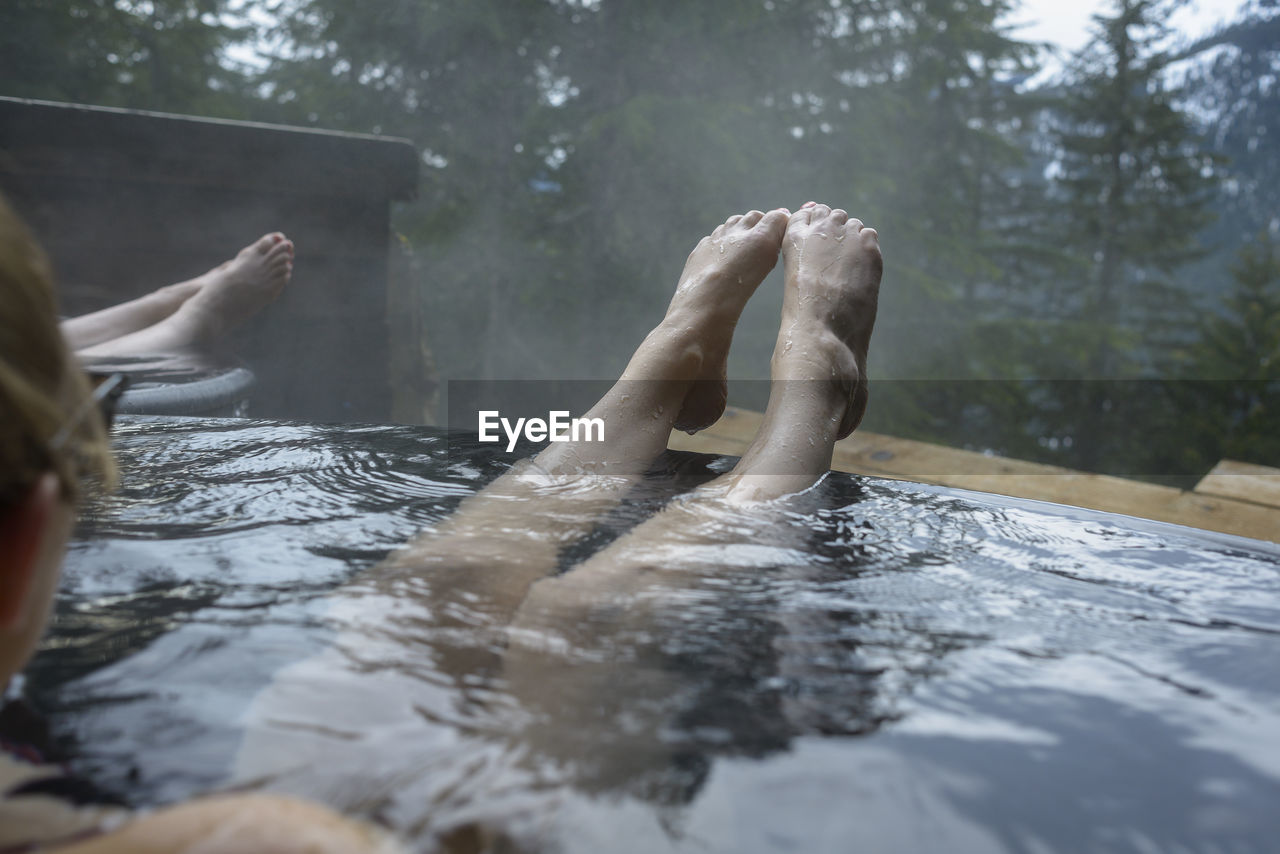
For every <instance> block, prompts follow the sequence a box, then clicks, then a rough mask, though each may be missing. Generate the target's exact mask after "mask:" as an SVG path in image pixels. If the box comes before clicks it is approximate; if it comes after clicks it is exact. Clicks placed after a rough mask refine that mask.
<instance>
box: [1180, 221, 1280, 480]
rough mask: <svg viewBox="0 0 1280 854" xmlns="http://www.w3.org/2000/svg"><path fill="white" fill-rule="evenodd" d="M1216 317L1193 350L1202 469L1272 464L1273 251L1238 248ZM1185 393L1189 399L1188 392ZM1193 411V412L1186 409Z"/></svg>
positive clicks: (1275, 447)
mask: <svg viewBox="0 0 1280 854" xmlns="http://www.w3.org/2000/svg"><path fill="white" fill-rule="evenodd" d="M1231 275H1232V285H1233V287H1232V289H1231V291H1230V292H1229V293H1228V295H1227V297H1226V299H1225V300H1224V303H1225V309H1224V312H1223V313H1222V314H1216V315H1210V316H1209V317H1207V318H1206V319H1205V321H1204V323H1203V330H1204V333H1203V335H1202V336H1201V338H1200V339H1199V341H1197V343H1196V345H1195V347H1194V348H1193V354H1194V364H1195V366H1196V380H1198V382H1194V383H1191V384H1189V385H1190V388H1191V389H1192V390H1193V391H1194V393H1195V397H1194V399H1191V400H1186V401H1184V402H1185V403H1186V405H1187V407H1188V411H1191V412H1194V413H1195V414H1196V416H1197V418H1196V422H1195V426H1196V428H1197V432H1196V440H1197V441H1196V444H1197V446H1198V447H1199V448H1200V449H1202V456H1203V457H1204V459H1205V461H1206V462H1207V464H1208V465H1212V464H1213V463H1214V462H1216V461H1217V460H1218V459H1220V458H1222V457H1228V458H1230V459H1236V460H1242V461H1245V462H1256V463H1261V464H1263V465H1276V462H1277V460H1280V248H1278V247H1277V246H1276V244H1275V242H1274V241H1272V240H1271V239H1269V238H1267V237H1266V236H1262V237H1259V238H1257V239H1256V240H1255V241H1254V242H1253V243H1246V244H1245V245H1244V246H1242V247H1241V249H1240V252H1239V255H1238V259H1237V261H1236V263H1235V264H1234V265H1233V266H1232V268H1231ZM1188 394H1190V392H1188ZM1192 407H1194V408H1192Z"/></svg>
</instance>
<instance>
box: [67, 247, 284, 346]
mask: <svg viewBox="0 0 1280 854" xmlns="http://www.w3.org/2000/svg"><path fill="white" fill-rule="evenodd" d="M293 255H294V247H293V242H292V241H290V240H289V239H288V238H286V237H285V236H284V235H283V234H281V233H280V232H273V233H271V234H264V235H263V236H262V237H260V238H258V239H257V240H255V241H254V242H253V243H250V244H249V245H248V246H246V247H244V248H243V249H241V250H240V251H239V252H238V253H237V254H236V255H235V257H233V258H231V259H230V260H228V261H224V262H223V263H222V264H219V265H218V266H217V267H214V268H213V269H212V270H209V271H208V272H207V273H205V274H204V275H202V276H197V277H196V278H194V279H189V280H187V281H185V282H179V283H177V284H174V285H168V286H167V287H163V288H160V289H159V290H157V291H154V292H152V293H150V294H147V295H146V296H144V297H141V298H139V299H136V300H132V301H130V302H127V303H122V304H120V305H116V306H112V307H111V308H107V309H104V310H102V311H99V312H95V313H93V314H90V315H85V316H83V317H77V318H73V319H72V320H69V321H66V322H65V323H64V324H63V332H64V334H65V335H66V337H67V339H68V341H69V343H70V344H71V346H72V348H73V349H74V350H76V351H77V352H78V353H80V354H81V355H82V356H89V357H98V356H115V357H120V356H138V355H144V354H156V353H172V352H177V351H183V350H187V349H190V348H193V347H199V346H205V345H208V344H210V343H212V342H214V341H216V340H217V339H219V338H220V337H222V336H224V335H225V334H226V333H227V332H229V331H230V330H231V329H232V328H234V327H235V326H237V325H238V324H240V323H242V322H244V321H245V320H247V319H248V318H250V317H252V316H253V315H254V314H257V313H258V312H259V311H261V310H262V309H263V308H264V307H265V306H266V305H267V304H268V303H270V302H271V301H272V300H274V299H275V298H276V297H278V296H279V295H280V292H281V291H282V290H284V288H285V286H286V285H287V284H288V283H289V279H290V278H291V277H292V275H293Z"/></svg>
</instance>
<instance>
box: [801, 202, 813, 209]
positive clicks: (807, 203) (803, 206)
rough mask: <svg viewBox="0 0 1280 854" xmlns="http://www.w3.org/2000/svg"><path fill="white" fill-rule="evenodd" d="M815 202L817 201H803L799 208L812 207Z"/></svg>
mask: <svg viewBox="0 0 1280 854" xmlns="http://www.w3.org/2000/svg"><path fill="white" fill-rule="evenodd" d="M816 204H817V202H805V203H804V204H803V205H801V206H800V207H801V208H811V207H813V206H814V205H816Z"/></svg>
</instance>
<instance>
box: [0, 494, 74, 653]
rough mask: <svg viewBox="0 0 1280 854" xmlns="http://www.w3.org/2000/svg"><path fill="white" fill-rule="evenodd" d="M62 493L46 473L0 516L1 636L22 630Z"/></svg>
mask: <svg viewBox="0 0 1280 854" xmlns="http://www.w3.org/2000/svg"><path fill="white" fill-rule="evenodd" d="M60 489H61V487H60V486H59V485H58V478H57V476H56V475H55V474H54V473H53V472H46V473H45V474H43V475H41V476H40V479H39V480H37V481H36V482H35V483H34V484H32V486H31V488H30V489H28V490H27V492H26V494H25V495H23V496H22V497H21V498H19V499H18V500H17V502H16V503H14V504H13V505H11V506H10V507H9V508H7V509H6V510H4V511H3V515H0V632H3V631H16V630H17V629H18V628H20V627H21V626H22V623H23V618H24V616H25V614H26V611H27V609H28V605H29V603H28V602H27V598H28V596H29V595H30V593H31V588H32V585H33V584H34V582H35V580H36V575H37V573H38V572H39V569H40V556H41V554H42V553H43V552H44V548H43V545H44V541H45V539H46V537H47V536H48V534H49V524H50V521H51V520H52V519H53V518H54V513H53V510H54V507H55V506H56V505H57V503H58V496H59V493H60Z"/></svg>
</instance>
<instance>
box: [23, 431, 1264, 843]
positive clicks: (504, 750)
mask: <svg viewBox="0 0 1280 854" xmlns="http://www.w3.org/2000/svg"><path fill="white" fill-rule="evenodd" d="M117 444H118V449H119V454H120V457H121V462H122V469H123V471H124V472H125V484H124V488H123V489H122V490H121V491H120V493H119V494H118V495H116V496H114V497H112V498H110V499H107V500H104V501H101V502H100V503H98V504H96V505H95V506H94V507H92V508H91V509H90V510H89V512H88V513H87V514H86V516H85V519H84V522H83V525H82V528H81V532H80V538H79V539H78V541H77V542H76V543H75V544H73V546H72V548H71V553H70V556H69V558H68V561H67V570H66V578H65V583H64V585H63V593H62V595H61V598H60V600H59V603H58V611H57V618H56V624H55V627H54V632H53V635H52V637H51V638H50V640H49V642H48V643H47V644H46V648H45V650H44V651H43V652H42V653H41V655H40V656H39V658H38V659H37V661H36V663H35V665H34V667H33V670H32V671H31V673H32V676H31V682H32V685H33V689H34V691H35V693H36V697H37V700H38V701H39V702H40V703H41V704H42V705H43V706H44V707H46V708H48V709H50V710H51V711H52V713H53V714H54V715H55V719H56V721H57V727H58V729H59V731H60V732H61V733H62V734H63V736H64V738H65V739H66V740H68V741H70V742H73V743H74V744H75V745H76V752H77V754H78V756H79V759H78V760H77V762H78V768H79V770H82V771H84V772H85V773H88V774H91V775H93V776H95V777H96V778H97V779H100V780H102V781H103V782H105V783H107V784H108V785H110V786H112V787H114V788H116V789H117V790H120V791H122V792H124V793H125V794H126V795H128V796H129V797H131V798H132V799H133V800H134V801H135V802H138V803H155V802H161V801H167V800H171V799H176V798H182V797H186V796H189V795H190V794H192V793H195V792H198V791H201V790H204V789H208V788H211V787H216V786H222V785H228V784H240V783H245V782H250V783H251V784H253V785H261V786H266V787H269V788H273V789H278V790H284V791H291V792H297V793H303V794H307V795H312V796H315V797H318V798H321V799H323V800H325V801H327V802H329V803H332V804H334V805H336V806H338V807H340V808H344V809H349V810H353V811H357V812H361V813H364V814H366V815H373V816H376V817H377V818H379V819H380V820H383V821H386V822H388V823H390V824H391V825H393V826H394V827H396V828H397V829H398V830H399V831H401V832H402V833H403V834H405V835H406V836H407V837H409V838H410V839H412V840H414V841H415V842H417V843H419V844H420V845H421V846H422V847H424V848H429V847H431V846H432V845H437V844H440V843H444V844H447V845H448V846H450V847H452V848H453V849H455V850H476V848H477V847H480V848H482V847H483V846H484V845H486V844H488V845H490V847H495V848H498V849H500V850H508V849H505V848H502V847H501V846H502V845H504V844H507V843H511V844H513V845H514V847H516V848H517V849H524V850H564V851H602V850H608V851H638V852H649V851H662V850H682V851H683V850H696V851H725V852H739V851H806V852H809V851H814V852H821V851H832V852H837V851H838V852H845V851H855V850H866V851H890V850H900V851H944V850H945V851H1062V852H1076V851H1090V850H1105V851H1146V850H1161V851H1163V850H1174V849H1176V848H1178V846H1182V849H1181V850H1233V851H1263V850H1269V848H1270V846H1271V845H1272V840H1273V839H1274V838H1275V836H1276V833H1277V831H1280V819H1278V818H1276V814H1275V811H1274V809H1273V806H1274V804H1275V803H1276V802H1280V668H1278V667H1276V665H1275V662H1276V661H1277V660H1280V595H1278V594H1280V556H1278V555H1277V552H1276V551H1275V550H1274V549H1272V548H1270V547H1268V546H1265V545H1263V544H1260V543H1258V544H1254V543H1251V542H1249V541H1244V540H1236V539H1231V538H1224V537H1216V536H1215V537H1213V538H1209V537H1207V536H1203V537H1202V536H1200V535H1198V534H1196V533H1195V532H1191V531H1187V530H1184V529H1178V528H1173V527H1169V526H1157V525H1145V524H1142V523H1137V522H1132V523H1131V522H1130V520H1125V519H1122V518H1120V517H1105V516H1101V515H1095V514H1088V513H1083V512H1081V513H1078V514H1074V515H1073V516H1067V515H1061V514H1051V513H1047V512H1041V511H1040V510H1037V509H1026V508H1023V507H1020V506H1010V505H1009V503H1007V502H1006V503H987V502H985V501H983V500H982V499H981V498H980V497H977V496H972V495H968V494H965V495H958V494H956V493H947V492H943V491H937V490H924V489H920V488H914V487H908V486H905V485H898V484H894V483H890V482H885V481H876V480H870V479H863V478H854V477H845V476H831V477H829V478H828V479H826V480H825V481H823V482H822V483H821V484H820V485H819V486H818V487H817V488H816V489H815V490H813V491H812V492H811V493H809V494H807V495H805V496H802V497H800V498H798V499H796V500H794V501H792V502H790V503H787V504H782V505H778V506H772V507H768V508H759V509H757V510H755V511H752V512H750V513H745V512H742V511H740V510H739V511H732V510H729V509H727V508H724V507H721V506H718V505H714V504H704V503H699V502H693V501H690V500H688V498H687V490H688V489H690V488H691V487H692V486H693V485H694V484H696V483H697V482H699V481H700V480H704V479H706V478H708V477H710V476H712V475H713V474H715V473H716V471H718V470H723V469H724V468H725V463H724V461H723V460H715V459H711V458H705V457H696V456H694V455H678V456H675V457H673V458H672V460H669V461H667V462H669V463H670V465H669V466H668V467H667V468H666V469H664V470H663V471H662V472H661V473H660V474H659V475H658V476H656V477H655V478H653V479H652V480H651V481H649V482H648V483H646V485H645V486H644V488H642V489H638V490H637V491H636V492H635V493H634V494H633V496H631V497H630V498H629V499H628V500H627V501H625V502H624V503H623V505H622V506H621V507H619V508H618V509H617V510H615V511H613V512H611V513H609V514H608V515H607V516H606V517H605V518H604V519H603V520H602V521H601V523H600V524H599V526H598V527H597V528H596V529H595V530H594V531H593V532H592V533H591V534H590V535H589V536H588V537H587V538H586V539H585V540H584V541H583V542H581V543H578V544H576V545H573V546H571V547H570V548H568V549H567V550H566V551H565V552H564V553H563V554H562V555H561V559H560V561H559V563H560V572H561V574H560V575H559V576H558V577H556V578H555V579H553V580H550V581H547V582H539V583H538V584H537V585H535V586H534V588H533V591H532V592H531V593H530V595H529V596H528V597H527V598H526V599H525V600H524V601H523V603H522V604H521V605H520V606H519V608H517V609H516V610H515V611H514V612H512V613H509V614H507V615H505V616H504V617H502V618H501V619H499V618H498V617H496V616H495V615H494V614H493V613H492V612H490V611H488V610H486V609H485V608H483V607H480V606H479V605H478V604H477V602H478V600H477V599H476V597H475V595H474V594H472V593H470V592H469V590H468V588H467V585H466V584H459V583H458V581H457V579H456V578H453V579H451V580H450V581H448V582H447V583H446V582H444V581H442V580H441V579H442V578H444V577H445V574H442V573H439V572H434V571H433V572H412V571H405V570H403V569H400V570H396V571H391V570H389V569H387V568H386V567H379V566H378V563H379V561H380V560H381V559H382V558H383V557H384V556H385V555H386V554H387V553H388V552H389V551H390V550H392V549H394V548H395V547H396V546H398V545H399V544H401V543H403V542H404V541H405V540H407V539H408V538H410V537H411V536H412V535H413V534H414V533H416V532H417V531H419V530H420V529H423V528H431V527H433V526H437V525H438V524H439V523H440V522H441V521H442V520H444V519H445V518H446V517H448V515H449V514H450V513H451V512H452V511H453V510H454V509H455V508H456V507H457V506H458V505H459V503H460V502H461V501H462V500H463V499H464V498H465V497H466V496H469V495H471V494H473V493H474V492H476V491H477V490H478V489H479V488H480V487H481V486H482V485H483V484H484V483H486V482H488V481H490V480H492V479H493V478H494V477H496V476H497V475H498V474H499V473H501V472H502V471H504V470H505V469H506V465H505V463H503V462H502V459H501V455H499V454H495V453H494V452H493V451H492V448H493V446H484V450H481V449H480V448H478V447H477V448H476V449H475V450H474V451H472V452H470V453H462V452H460V451H459V450H458V447H457V445H456V443H455V444H454V445H453V447H450V445H449V443H447V442H445V440H444V439H443V438H442V437H440V436H439V435H438V434H434V433H431V432H427V431H423V430H418V429H410V428H391V427H369V428H360V427H355V428H352V427H345V426H343V427H338V426H334V427H329V426H311V425H288V424H277V423H271V422H243V421H225V422H207V421H206V422H201V421H186V420H175V419H168V420H164V419H136V420H130V421H128V422H127V423H126V424H125V425H123V426H122V428H121V430H120V436H119V440H118V443H117ZM682 495H684V496H686V497H681V496H682ZM662 508H665V509H662ZM534 509H535V510H536V511H537V512H547V511H549V510H550V509H551V507H550V505H548V504H544V505H543V506H541V507H539V508H534ZM660 509H662V512H661V514H660V516H659V519H660V520H663V521H662V524H660V525H658V526H657V527H659V528H660V529H661V530H662V531H663V532H664V534H663V536H662V537H661V538H658V539H656V540H652V541H649V542H643V541H637V537H635V536H628V533H627V532H628V531H633V529H634V528H635V526H636V525H637V523H639V522H641V520H645V519H649V518H650V517H653V516H654V515H655V513H659V510H660ZM527 512H530V508H519V507H513V508H512V510H511V515H510V517H509V518H510V520H511V521H510V524H511V525H513V526H515V525H520V524H523V522H522V514H524V513H527ZM1134 526H1139V527H1134ZM653 528H654V525H653V524H651V525H650V526H649V527H648V528H646V529H645V530H652V529H653ZM601 550H607V551H603V552H602V551H601ZM593 554H596V555H597V557H596V558H595V559H594V560H591V559H590V556H591V555H593ZM600 555H605V556H607V557H608V559H607V560H601V559H600ZM580 561H586V563H583V564H582V565H580V566H578V565H577V564H578V563H579V562H580ZM571 567H574V568H571ZM565 570H567V571H565ZM503 840H505V842H503Z"/></svg>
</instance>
